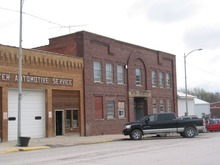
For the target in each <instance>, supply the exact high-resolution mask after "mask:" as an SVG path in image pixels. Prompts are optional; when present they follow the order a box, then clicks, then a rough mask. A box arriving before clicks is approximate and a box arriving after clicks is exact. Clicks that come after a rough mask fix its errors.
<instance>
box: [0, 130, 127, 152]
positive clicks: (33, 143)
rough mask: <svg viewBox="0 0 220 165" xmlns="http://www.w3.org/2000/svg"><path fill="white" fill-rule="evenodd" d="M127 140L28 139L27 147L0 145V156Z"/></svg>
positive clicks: (111, 137) (118, 137)
mask: <svg viewBox="0 0 220 165" xmlns="http://www.w3.org/2000/svg"><path fill="white" fill-rule="evenodd" d="M125 138H128V137H126V136H124V135H122V134H116V135H99V136H86V137H85V136H78V135H73V136H57V137H51V138H39V139H30V141H29V144H28V147H18V146H16V144H17V141H9V142H3V143H0V154H6V153H11V152H18V151H30V150H40V149H48V148H56V147H67V146H74V145H85V144H95V143H105V142H112V141H117V140H122V139H125Z"/></svg>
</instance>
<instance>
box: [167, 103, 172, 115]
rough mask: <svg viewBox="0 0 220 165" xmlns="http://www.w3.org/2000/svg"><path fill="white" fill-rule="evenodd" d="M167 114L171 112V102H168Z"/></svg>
mask: <svg viewBox="0 0 220 165" xmlns="http://www.w3.org/2000/svg"><path fill="white" fill-rule="evenodd" d="M167 112H171V102H170V100H167Z"/></svg>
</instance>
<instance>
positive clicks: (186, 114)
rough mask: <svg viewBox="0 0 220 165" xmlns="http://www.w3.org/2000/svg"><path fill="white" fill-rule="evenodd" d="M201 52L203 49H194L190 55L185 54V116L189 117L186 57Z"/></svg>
mask: <svg viewBox="0 0 220 165" xmlns="http://www.w3.org/2000/svg"><path fill="white" fill-rule="evenodd" d="M200 50H202V49H194V50H192V51H190V52H189V53H187V54H185V53H184V70H185V94H186V113H185V116H188V115H189V114H188V113H189V112H188V97H187V78H186V57H187V56H188V55H189V54H190V53H192V52H194V51H200Z"/></svg>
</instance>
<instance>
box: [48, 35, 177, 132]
mask: <svg viewBox="0 0 220 165" xmlns="http://www.w3.org/2000/svg"><path fill="white" fill-rule="evenodd" d="M70 41H71V42H75V43H71V44H70V43H69V42H70ZM61 42H62V43H61ZM72 45H74V50H72V52H71V51H70V50H71V49H72V48H70V47H72ZM75 46H76V47H75ZM58 49H59V53H63V54H67V55H73V56H75V55H77V56H83V58H84V92H85V98H84V100H85V125H86V135H97V134H107V133H121V130H122V129H123V124H125V123H126V122H128V121H131V120H133V119H134V98H129V97H128V91H129V90H150V91H151V94H152V97H150V98H147V99H146V103H145V105H146V108H147V109H146V110H145V113H146V114H147V113H151V112H152V98H157V99H165V100H166V99H169V100H170V101H171V103H172V111H173V112H175V113H177V97H176V93H177V90H176V61H175V60H176V59H175V56H173V55H171V54H168V53H164V52H159V51H155V50H151V49H147V48H143V47H140V46H136V45H132V44H128V43H124V42H121V41H117V40H114V39H110V38H107V37H103V36H100V35H96V34H92V33H88V32H78V33H74V34H70V35H67V36H61V37H57V38H53V39H50V44H49V45H48V46H46V47H44V50H47V51H54V52H56V51H57V50H58ZM94 61H100V62H101V63H102V71H103V72H102V76H103V79H102V80H103V81H102V83H94V80H93V62H94ZM106 63H112V64H113V67H114V83H113V84H107V83H106V81H105V64H106ZM117 64H120V65H124V66H125V65H127V66H128V69H125V84H124V85H117V79H116V78H117V70H116V67H117ZM137 66H139V67H141V68H142V69H143V71H144V72H145V73H144V74H143V76H142V79H143V80H144V84H143V86H141V87H136V85H135V72H134V70H135V68H136V67H137ZM152 70H156V71H157V72H159V71H162V72H164V73H167V72H169V73H171V76H172V78H171V80H172V88H171V89H166V88H164V89H161V88H159V87H158V88H152V84H151V71H152ZM158 79H159V77H158ZM95 96H100V97H102V98H103V114H104V117H103V119H102V120H96V119H95V111H94V108H95V104H94V103H95ZM107 100H113V101H115V103H117V102H118V101H124V102H125V108H126V118H124V119H119V118H118V115H117V114H116V116H115V119H113V120H109V119H107V118H106V113H107V108H106V102H107ZM117 108H118V107H117V105H115V109H116V112H117Z"/></svg>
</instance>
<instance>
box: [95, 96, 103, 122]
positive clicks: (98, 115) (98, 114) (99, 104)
mask: <svg viewBox="0 0 220 165" xmlns="http://www.w3.org/2000/svg"><path fill="white" fill-rule="evenodd" d="M95 119H103V98H102V97H101V96H96V97H95Z"/></svg>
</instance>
